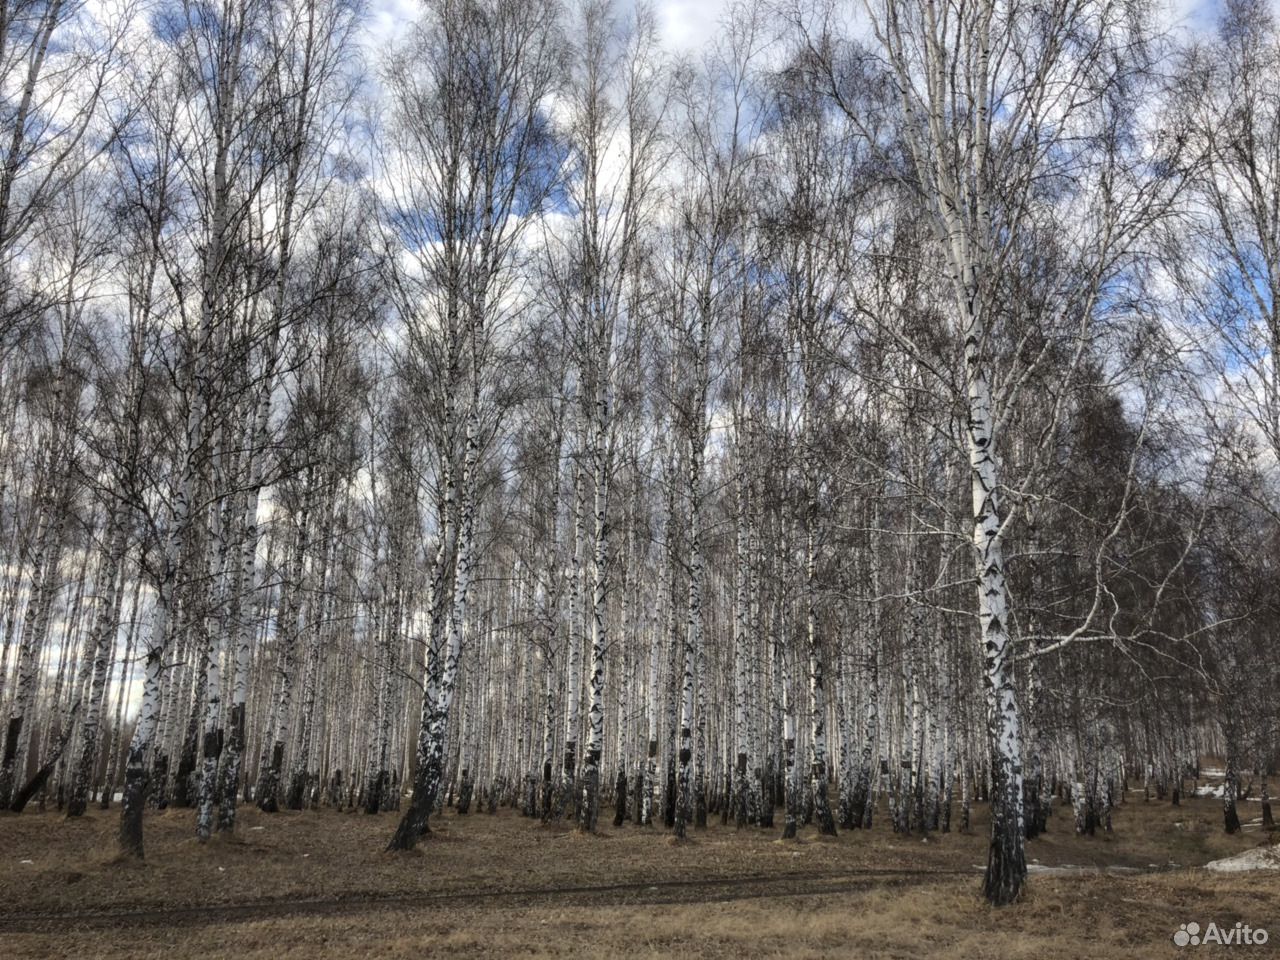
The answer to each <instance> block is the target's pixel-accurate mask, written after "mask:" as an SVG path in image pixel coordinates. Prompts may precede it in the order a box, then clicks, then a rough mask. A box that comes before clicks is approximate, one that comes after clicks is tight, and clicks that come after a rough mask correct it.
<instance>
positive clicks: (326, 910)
mask: <svg viewBox="0 0 1280 960" xmlns="http://www.w3.org/2000/svg"><path fill="white" fill-rule="evenodd" d="M957 876H973V873H972V872H971V871H968V870H906V869H903V870H893V869H885V870H859V871H855V872H850V871H839V872H829V873H818V874H758V875H750V876H739V877H713V878H697V879H691V880H641V881H629V882H626V883H610V884H590V885H587V884H584V885H569V886H554V887H523V888H512V889H505V890H503V889H497V890H486V889H483V888H480V889H470V890H446V891H440V892H437V893H412V894H358V895H351V896H343V897H327V898H315V899H298V898H290V899H283V898H282V899H274V900H254V901H244V902H241V903H221V904H207V905H193V906H174V907H155V908H146V909H128V910H83V911H76V912H74V913H69V912H58V913H25V914H24V913H12V914H7V915H4V914H0V931H4V932H8V933H50V932H56V931H58V930H70V929H75V930H95V929H119V928H130V927H154V926H166V925H178V924H181V925H217V924H231V923H245V922H251V921H254V920H268V919H277V918H284V917H297V916H340V915H344V914H351V913H363V912H369V911H389V910H397V909H404V908H408V907H430V906H432V905H434V904H449V905H458V904H461V905H463V906H465V907H473V908H474V907H481V906H495V907H525V906H534V905H539V904H564V905H572V906H647V905H661V904H680V903H688V904H698V903H720V902H729V901H734V900H752V899H762V898H766V897H774V898H784V897H787V898H792V897H805V896H820V895H827V894H833V893H855V892H858V891H862V890H869V889H873V888H875V887H878V886H892V887H902V886H921V885H925V884H928V883H930V882H936V881H939V880H942V879H945V878H951V877H957Z"/></svg>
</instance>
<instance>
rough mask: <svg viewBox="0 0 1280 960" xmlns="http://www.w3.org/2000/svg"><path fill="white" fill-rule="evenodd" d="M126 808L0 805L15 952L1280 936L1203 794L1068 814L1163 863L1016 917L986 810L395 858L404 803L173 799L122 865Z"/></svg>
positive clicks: (1127, 861) (524, 829)
mask: <svg viewBox="0 0 1280 960" xmlns="http://www.w3.org/2000/svg"><path fill="white" fill-rule="evenodd" d="M1254 808H1256V805H1246V806H1245V809H1244V810H1243V811H1242V816H1244V817H1245V818H1246V819H1247V818H1248V817H1251V816H1253V815H1254V814H1253V812H1252V811H1253V810H1254ZM975 812H976V811H975ZM881 819H882V821H883V818H881ZM116 823H117V820H116V815H115V814H114V813H112V814H99V815H97V816H92V817H87V818H85V819H84V820H81V821H66V820H64V819H62V818H60V817H58V816H57V815H55V814H52V813H46V814H25V815H23V816H21V817H3V818H0V957H62V956H86V957H117V956H138V957H157V956H164V957H173V958H183V957H188V956H191V957H194V956H235V957H242V958H243V957H249V958H253V957H263V958H267V957H272V958H274V957H281V958H289V957H299V958H301V957H307V958H313V957H318V956H364V955H376V956H380V957H382V956H386V957H400V956H404V957H409V956H413V957H423V956H449V957H455V958H456V957H509V956H529V957H564V956H615V955H617V956H628V957H667V956H674V955H676V954H679V955H681V956H685V957H725V958H734V960H740V958H744V957H801V958H804V957H873V958H890V957H911V958H913V960H918V958H921V957H966V958H982V957H1001V958H1018V957H1027V958H1031V957H1036V958H1042V957H1043V958H1059V957H1061V958H1068V957H1078V956H1083V955H1086V954H1087V955H1089V956H1090V957H1092V958H1110V957H1116V958H1120V957H1126V958H1127V957H1147V956H1173V955H1176V951H1175V948H1174V947H1173V945H1172V941H1171V939H1170V938H1171V936H1172V933H1173V932H1174V931H1175V930H1176V929H1177V928H1178V925H1179V924H1180V923H1184V922H1187V921H1188V920H1197V921H1199V922H1201V923H1202V924H1203V923H1206V922H1207V921H1208V920H1211V919H1212V920H1214V921H1216V922H1217V923H1218V924H1219V925H1230V924H1233V923H1235V922H1236V921H1237V920H1239V921H1242V922H1246V923H1250V924H1252V925H1254V926H1264V927H1268V928H1269V929H1270V930H1271V931H1272V932H1273V937H1274V941H1275V942H1274V943H1272V944H1271V945H1269V946H1267V947H1265V948H1264V947H1253V948H1247V947H1243V948H1236V949H1235V953H1236V954H1240V955H1245V956H1251V955H1256V956H1274V955H1277V951H1276V946H1277V944H1280V876H1277V875H1275V874H1264V873H1254V874H1245V875H1237V876H1227V877H1223V876H1216V875H1212V874H1209V873H1207V872H1206V871H1203V870H1200V869H1191V868H1193V867H1197V866H1199V865H1201V864H1203V863H1205V862H1207V861H1209V860H1212V859H1217V858H1219V857H1223V856H1230V855H1232V854H1234V853H1237V852H1239V851H1240V850H1242V849H1245V848H1247V847H1249V846H1253V845H1256V844H1258V843H1260V842H1263V841H1264V840H1265V839H1266V838H1264V837H1262V836H1260V834H1258V833H1257V832H1256V831H1248V832H1246V833H1245V834H1243V835H1239V836H1236V837H1227V836H1226V835H1224V834H1223V833H1222V830H1221V820H1220V815H1219V812H1218V807H1217V805H1216V804H1215V803H1214V802H1213V801H1210V800H1189V801H1185V802H1184V803H1183V805H1182V806H1180V807H1171V806H1169V805H1168V804H1166V803H1155V802H1152V803H1143V802H1142V801H1141V798H1140V796H1139V797H1137V798H1136V799H1131V801H1130V802H1129V803H1127V804H1125V805H1124V806H1122V807H1121V808H1119V809H1118V811H1117V815H1116V818H1115V831H1114V833H1113V834H1111V835H1109V836H1106V835H1102V834H1100V835H1098V836H1097V837H1092V838H1089V837H1083V838H1081V837H1075V836H1074V835H1073V834H1072V833H1071V832H1070V825H1069V821H1068V819H1067V815H1066V811H1059V812H1058V813H1057V815H1056V816H1055V818H1054V819H1053V820H1051V821H1050V832H1049V833H1048V834H1047V835H1045V836H1044V837H1042V838H1039V839H1037V840H1035V841H1033V842H1032V843H1031V844H1029V846H1028V857H1030V858H1032V859H1033V861H1039V863H1040V864H1041V865H1045V866H1060V865H1063V864H1074V865H1078V866H1085V867H1097V868H1105V867H1108V866H1120V867H1130V868H1139V869H1142V870H1144V871H1146V870H1151V869H1152V866H1153V865H1154V866H1155V867H1158V868H1160V872H1151V873H1144V874H1141V875H1086V876H1079V877H1074V876H1070V877H1067V876H1033V877H1032V880H1031V883H1030V885H1029V888H1028V891H1027V894H1026V896H1025V897H1024V899H1023V901H1022V902H1020V903H1018V904H1016V905H1014V906H1013V907H1009V908H1006V909H1003V910H993V909H991V908H988V907H986V906H985V905H984V904H982V903H981V901H980V900H979V896H978V891H979V885H980V871H979V870H978V869H976V868H977V867H979V866H980V865H981V864H982V863H983V862H984V859H985V841H984V839H983V832H984V829H985V823H984V822H982V820H981V817H980V816H979V818H978V822H976V823H975V832H974V833H973V834H970V835H967V836H962V835H959V834H949V835H946V836H936V837H931V838H930V839H929V841H928V842H922V841H921V839H920V838H919V837H914V838H905V837H897V836H894V835H893V834H892V833H891V832H889V831H887V830H885V829H884V827H883V823H882V824H881V826H879V827H878V828H877V829H876V830H873V831H871V832H869V833H866V832H850V833H845V834H842V835H841V836H840V838H839V839H838V840H836V841H834V842H815V840H816V838H815V837H814V836H813V835H812V834H811V833H807V832H805V831H802V834H801V839H800V842H798V843H779V842H777V841H776V840H775V836H776V834H775V833H764V832H760V831H756V830H748V831H743V832H738V831H736V830H734V829H733V828H731V827H730V828H725V827H720V826H719V825H718V824H713V825H712V826H711V827H710V828H709V829H708V830H706V831H705V832H702V833H698V834H696V835H695V836H694V839H693V840H692V842H690V843H687V844H682V845H679V846H671V845H669V844H667V843H665V842H663V839H664V835H663V833H662V831H651V830H644V829H637V828H635V827H632V826H627V827H624V828H623V829H621V830H618V831H613V830H612V829H607V830H606V831H605V832H604V833H603V835H602V836H599V837H583V836H579V835H577V834H576V833H574V832H572V831H568V830H565V829H563V828H545V827H537V826H534V825H532V824H530V823H529V822H528V821H525V820H523V819H521V818H519V817H517V816H515V815H514V814H512V813H511V812H508V811H504V812H503V813H501V814H499V815H498V816H496V817H490V816H487V815H483V814H473V815H471V816H469V817H456V816H454V815H452V814H448V815H446V816H443V817H439V818H436V820H435V821H434V827H435V833H433V835H432V836H431V837H430V838H428V839H427V840H426V841H425V842H424V843H423V844H422V846H421V847H420V850H419V851H418V852H417V853H416V854H415V855H412V856H402V855H387V854H385V853H383V852H382V847H383V845H384V844H385V842H386V839H387V837H388V836H389V834H390V831H391V829H392V827H393V826H394V822H393V819H392V817H391V816H390V815H387V816H380V817H366V816H364V815H362V814H356V813H349V814H348V813H335V812H331V811H320V812H308V813H303V814H296V813H289V814H277V815H275V816H272V817H267V816H264V815H262V814H259V813H258V812H257V811H256V810H245V811H244V815H243V819H242V823H241V826H240V832H239V835H238V837H237V839H236V840H235V841H233V842H226V841H215V842H212V843H210V844H208V845H201V844H198V843H196V841H195V840H194V839H193V838H192V832H193V827H192V816H191V811H177V810H174V811H167V812H165V813H163V814H157V815H149V816H148V819H147V843H148V848H147V849H148V859H147V862H146V863H145V864H121V863H119V862H118V861H117V860H116V857H115V852H114V848H113V837H114V831H115V828H116ZM255 828H258V829H255ZM27 859H29V860H32V861H33V862H32V863H30V864H23V863H21V862H20V861H22V860H27ZM1171 864H1176V865H1177V866H1176V867H1174V866H1171ZM707 878H711V879H713V880H715V881H717V882H713V883H710V884H700V883H695V882H694V881H701V880H705V879H707ZM584 888H585V889H584ZM599 888H604V889H599ZM210 908H215V909H213V910H212V911H211V910H210ZM157 911H159V912H157ZM93 912H99V913H102V912H106V915H105V916H99V917H98V918H97V919H93V917H92V916H91V914H92V913H93ZM1267 951H1271V953H1268V952H1267ZM1201 954H1205V955H1208V956H1212V955H1213V953H1212V951H1211V950H1206V949H1204V948H1200V950H1199V951H1198V952H1197V954H1196V955H1197V956H1199V955H1201Z"/></svg>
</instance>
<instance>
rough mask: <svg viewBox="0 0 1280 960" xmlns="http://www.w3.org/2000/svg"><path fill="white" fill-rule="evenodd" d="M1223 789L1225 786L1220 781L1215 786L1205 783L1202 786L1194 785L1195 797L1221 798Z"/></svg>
mask: <svg viewBox="0 0 1280 960" xmlns="http://www.w3.org/2000/svg"><path fill="white" fill-rule="evenodd" d="M1225 789H1226V787H1225V786H1224V785H1223V784H1221V783H1220V784H1218V785H1217V786H1216V787H1211V786H1208V785H1207V784H1206V785H1205V786H1202V787H1196V796H1197V797H1217V798H1218V799H1219V800H1221V799H1222V791H1223V790H1225Z"/></svg>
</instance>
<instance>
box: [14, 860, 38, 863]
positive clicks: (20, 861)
mask: <svg viewBox="0 0 1280 960" xmlns="http://www.w3.org/2000/svg"><path fill="white" fill-rule="evenodd" d="M18 862H19V863H35V861H34V860H19V861H18Z"/></svg>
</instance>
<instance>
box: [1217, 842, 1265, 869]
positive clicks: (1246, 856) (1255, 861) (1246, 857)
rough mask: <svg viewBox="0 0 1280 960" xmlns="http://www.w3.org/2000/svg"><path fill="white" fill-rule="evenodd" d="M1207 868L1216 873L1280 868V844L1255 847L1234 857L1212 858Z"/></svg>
mask: <svg viewBox="0 0 1280 960" xmlns="http://www.w3.org/2000/svg"><path fill="white" fill-rule="evenodd" d="M1204 866H1205V869H1206V870H1212V871H1214V872H1215V873H1247V872H1249V871H1251V870H1280V844H1276V846H1274V847H1254V848H1253V849H1252V850H1246V851H1244V852H1243V853H1237V854H1236V855H1235V856H1234V857H1225V858H1224V859H1222V860H1212V861H1210V862H1209V863H1206V864H1205V865H1204Z"/></svg>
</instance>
